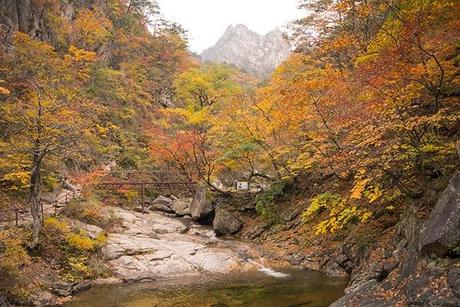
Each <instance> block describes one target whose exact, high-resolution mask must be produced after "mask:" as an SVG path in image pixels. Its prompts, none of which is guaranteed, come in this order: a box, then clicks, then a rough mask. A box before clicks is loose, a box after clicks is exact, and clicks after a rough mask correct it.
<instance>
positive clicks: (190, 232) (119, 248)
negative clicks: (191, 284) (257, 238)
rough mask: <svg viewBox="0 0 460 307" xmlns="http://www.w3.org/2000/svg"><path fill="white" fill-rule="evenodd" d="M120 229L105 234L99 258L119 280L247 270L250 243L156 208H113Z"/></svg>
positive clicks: (250, 251)
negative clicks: (226, 237) (140, 210)
mask: <svg viewBox="0 0 460 307" xmlns="http://www.w3.org/2000/svg"><path fill="white" fill-rule="evenodd" d="M114 211H115V214H116V215H117V216H118V217H119V218H121V220H122V228H121V229H120V230H119V231H118V232H116V233H112V234H110V235H109V236H108V243H107V246H106V247H105V249H104V254H105V257H106V258H107V260H108V263H109V265H110V266H111V267H112V268H113V270H114V271H115V273H116V275H117V276H118V277H119V278H121V279H123V280H125V281H140V280H157V279H161V278H167V277H177V276H184V275H195V274H199V273H203V272H208V273H228V272H231V271H235V270H249V269H251V268H253V266H252V265H251V264H250V263H248V262H247V261H245V259H244V258H245V257H246V256H247V255H249V254H251V253H252V252H253V251H252V249H251V246H249V245H246V244H243V243H238V242H233V241H232V242H230V241H221V240H219V239H217V238H216V237H215V234H214V232H213V230H212V229H207V228H204V227H203V226H200V225H196V224H194V223H192V222H190V223H189V224H187V223H186V222H187V220H186V219H180V220H179V219H178V218H171V217H167V216H165V215H164V214H161V213H149V214H142V213H138V212H132V211H127V210H123V209H114Z"/></svg>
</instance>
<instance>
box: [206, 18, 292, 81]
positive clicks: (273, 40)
mask: <svg viewBox="0 0 460 307" xmlns="http://www.w3.org/2000/svg"><path fill="white" fill-rule="evenodd" d="M290 52H291V48H290V46H289V43H288V42H287V41H286V40H285V39H284V38H283V33H282V32H281V30H280V29H278V28H277V29H275V30H273V31H271V32H269V33H267V34H266V35H259V34H257V33H255V32H253V31H251V30H249V29H248V28H247V27H246V26H245V25H241V24H240V25H236V26H229V27H228V28H227V30H226V31H225V33H224V35H223V36H222V37H221V38H220V39H219V41H218V42H217V43H216V44H215V45H214V46H213V47H211V48H208V49H206V50H204V51H203V52H202V53H201V58H202V59H203V61H211V62H221V63H230V64H234V65H236V66H238V67H240V68H243V69H245V70H247V71H248V72H250V73H252V74H254V75H256V76H259V77H268V76H269V75H270V74H271V73H272V72H273V70H274V69H275V68H276V66H278V65H279V64H280V63H281V62H282V61H284V60H285V59H286V58H287V57H288V56H289V54H290Z"/></svg>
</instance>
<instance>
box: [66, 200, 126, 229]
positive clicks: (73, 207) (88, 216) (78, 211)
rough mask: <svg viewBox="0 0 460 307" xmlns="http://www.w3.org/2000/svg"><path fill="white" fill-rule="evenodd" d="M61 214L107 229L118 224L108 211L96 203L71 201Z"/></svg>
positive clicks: (116, 219)
mask: <svg viewBox="0 0 460 307" xmlns="http://www.w3.org/2000/svg"><path fill="white" fill-rule="evenodd" d="M63 214H64V215H66V216H68V217H72V218H75V219H77V220H79V221H82V222H84V223H87V224H92V225H96V226H99V227H102V228H104V229H107V228H109V227H111V226H112V225H115V224H116V223H117V222H118V218H116V217H115V216H114V215H113V214H112V213H111V212H110V211H109V210H106V209H105V208H104V205H102V204H100V203H98V202H97V201H94V200H92V201H90V202H83V201H81V200H80V201H79V200H76V201H72V202H70V203H69V204H68V205H67V206H65V207H64V209H63Z"/></svg>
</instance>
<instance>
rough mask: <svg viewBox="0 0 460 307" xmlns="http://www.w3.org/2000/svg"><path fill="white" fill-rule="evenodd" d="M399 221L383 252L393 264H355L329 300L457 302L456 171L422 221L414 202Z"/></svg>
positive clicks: (459, 221)
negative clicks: (339, 293) (341, 292)
mask: <svg viewBox="0 0 460 307" xmlns="http://www.w3.org/2000/svg"><path fill="white" fill-rule="evenodd" d="M398 226H399V227H398V230H397V233H396V238H398V237H399V238H400V240H399V241H398V242H397V244H395V250H394V251H391V250H390V251H389V252H390V253H388V255H389V259H391V258H393V259H394V261H393V265H390V266H388V268H385V265H386V264H385V263H380V262H374V264H373V265H372V264H371V265H367V266H366V267H363V268H362V269H361V270H358V272H356V273H354V274H353V276H352V279H351V281H352V283H351V286H350V287H348V288H347V290H348V291H346V292H347V295H346V296H344V297H342V298H341V299H339V300H338V301H336V302H335V303H334V304H332V305H331V306H333V307H338V306H395V305H397V306H460V260H459V257H458V256H459V248H460V173H457V174H456V175H454V176H453V177H452V179H451V180H450V183H449V185H448V186H447V188H446V190H445V191H444V192H443V193H442V194H441V196H440V197H439V199H438V201H437V203H436V205H435V207H434V208H433V210H432V212H431V214H430V217H429V218H428V219H427V220H426V221H425V222H424V223H422V222H421V221H420V220H419V219H418V218H417V215H416V210H415V208H414V209H413V210H412V212H408V214H407V215H406V217H405V218H404V219H403V220H401V221H400V223H399V225H398ZM386 253H387V251H382V252H381V254H382V255H383V254H386ZM373 267H377V268H379V267H380V269H378V270H373V269H372V268H373Z"/></svg>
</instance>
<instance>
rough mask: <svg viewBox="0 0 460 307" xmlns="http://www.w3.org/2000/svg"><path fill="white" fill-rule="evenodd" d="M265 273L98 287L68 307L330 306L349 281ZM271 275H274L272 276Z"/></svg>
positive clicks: (306, 273) (296, 273)
mask: <svg viewBox="0 0 460 307" xmlns="http://www.w3.org/2000/svg"><path fill="white" fill-rule="evenodd" d="M278 271H279V272H278V273H284V274H288V275H287V276H283V274H277V275H275V276H270V275H267V272H260V271H255V272H247V273H237V274H236V273H235V274H227V275H214V276H207V275H206V276H199V277H187V278H185V277H184V278H180V279H172V280H167V281H158V282H145V283H133V284H122V285H111V286H99V287H93V288H92V289H90V290H88V291H85V292H83V293H80V294H79V295H77V296H76V297H75V299H74V300H73V301H70V302H68V303H66V304H65V305H64V306H67V307H76V306H81V307H93V306H94V307H99V306H101V307H105V306H120V307H121V306H132V307H144V306H145V307H147V306H148V307H153V306H158V307H166V306H171V307H172V306H213V307H224V306H260V307H271V306H273V307H288V306H289V307H294V306H314V307H319V306H328V305H329V304H330V303H332V302H334V301H335V300H336V299H338V298H339V297H341V296H342V295H343V290H344V288H345V286H346V284H347V280H346V279H341V278H332V277H327V276H325V275H323V274H321V273H318V272H312V271H305V270H298V269H292V268H287V269H280V270H278ZM268 273H270V272H268Z"/></svg>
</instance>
